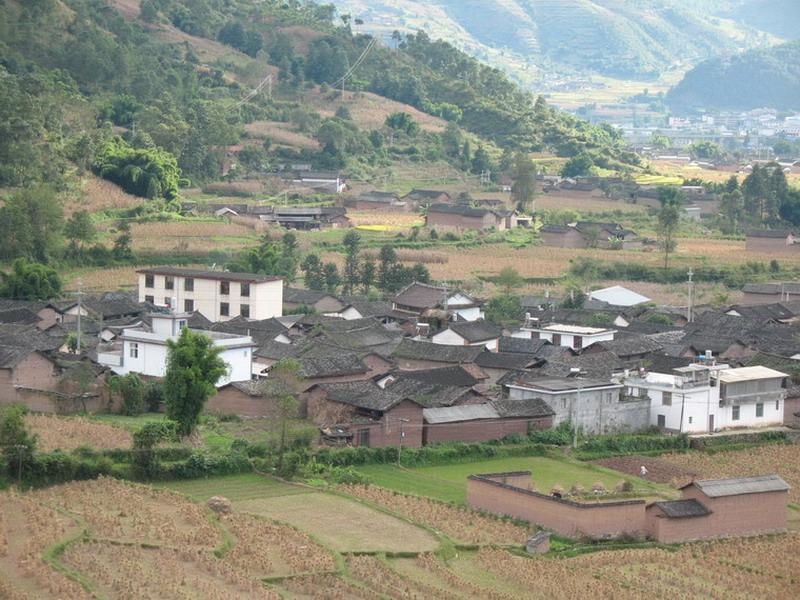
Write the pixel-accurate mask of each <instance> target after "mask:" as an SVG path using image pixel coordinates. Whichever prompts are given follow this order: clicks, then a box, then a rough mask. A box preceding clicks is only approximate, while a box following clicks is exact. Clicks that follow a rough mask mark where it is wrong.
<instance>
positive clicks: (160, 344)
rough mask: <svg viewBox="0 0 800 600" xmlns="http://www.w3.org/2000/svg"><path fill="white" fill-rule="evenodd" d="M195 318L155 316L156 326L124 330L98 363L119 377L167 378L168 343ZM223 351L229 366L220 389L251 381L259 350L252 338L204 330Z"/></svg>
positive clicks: (102, 349)
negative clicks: (128, 375) (256, 350)
mask: <svg viewBox="0 0 800 600" xmlns="http://www.w3.org/2000/svg"><path fill="white" fill-rule="evenodd" d="M190 316H191V315H189V314H186V313H171V314H154V315H152V317H151V318H152V325H151V327H150V328H149V329H147V328H145V327H133V328H126V329H124V330H123V332H122V335H120V336H119V337H118V338H117V341H116V342H115V343H114V344H111V345H107V346H104V347H99V348H98V352H97V362H99V363H100V364H101V365H104V366H106V367H109V368H110V369H111V370H112V371H114V372H115V373H117V374H119V375H127V374H128V373H138V374H140V375H146V376H148V377H163V376H164V375H165V374H166V371H167V351H168V348H167V341H168V340H175V339H177V338H178V337H179V336H180V334H181V331H182V330H183V329H184V328H185V327H186V323H187V320H188V319H189V317H190ZM196 333H200V334H203V335H205V336H207V337H209V338H211V340H212V341H213V342H214V345H215V346H216V347H218V348H220V349H221V353H220V357H221V358H222V360H223V361H225V364H226V365H227V366H228V370H227V373H225V374H224V375H223V376H222V377H220V379H219V381H217V387H222V386H225V385H227V384H229V383H231V382H234V381H250V379H251V377H252V365H251V363H252V353H253V349H254V348H255V344H254V343H253V338H251V337H250V336H249V335H237V334H232V333H222V332H219V331H201V330H197V331H196Z"/></svg>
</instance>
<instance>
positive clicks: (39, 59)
mask: <svg viewBox="0 0 800 600" xmlns="http://www.w3.org/2000/svg"><path fill="white" fill-rule="evenodd" d="M0 55H1V56H2V57H3V58H2V60H1V61H0V79H2V83H3V85H2V86H1V89H0V117H2V118H0V165H1V166H0V186H6V187H7V186H20V185H28V184H31V183H36V182H47V183H50V184H54V185H55V186H56V187H59V188H62V189H69V188H70V185H67V184H66V180H67V179H69V178H70V177H71V176H72V174H74V173H82V172H84V171H86V170H94V171H95V172H97V173H98V174H99V173H100V169H101V165H102V170H103V171H104V173H107V174H109V177H107V178H110V179H112V180H115V181H117V182H120V181H123V180H128V183H129V184H130V185H128V187H126V190H127V191H132V193H138V194H139V195H147V196H149V197H151V198H154V197H157V196H162V195H163V197H164V198H166V199H168V200H169V199H172V198H175V196H176V192H177V188H178V186H179V185H187V184H190V183H191V184H193V185H197V184H203V183H207V182H210V181H214V180H216V179H218V178H220V176H221V175H222V173H223V165H224V164H225V163H226V161H227V162H230V160H229V159H226V156H225V154H226V149H228V148H231V147H236V148H246V150H247V152H241V154H240V155H239V156H238V159H239V160H238V163H239V166H240V167H241V168H240V170H239V171H237V174H239V175H241V176H246V175H248V174H250V175H257V174H259V173H264V172H266V171H268V170H269V169H271V168H274V167H275V166H277V165H280V164H284V163H285V162H298V161H302V162H310V163H312V164H313V165H314V166H315V167H317V168H324V169H327V168H338V169H347V170H349V171H350V172H351V173H356V174H358V175H359V176H360V177H361V178H369V177H370V175H371V173H372V171H373V169H374V168H376V167H377V166H381V165H383V166H386V165H390V164H392V162H393V161H395V160H397V159H402V160H404V161H408V160H411V161H412V162H423V161H427V162H436V161H446V162H449V163H451V164H452V165H454V166H457V167H459V168H461V169H463V170H474V169H479V168H480V169H483V168H487V166H490V167H491V170H493V171H495V172H497V171H499V170H500V169H501V168H508V165H509V164H510V163H509V161H510V158H511V156H513V153H514V152H516V151H520V150H521V151H540V150H549V151H553V152H556V153H557V154H559V155H560V156H573V155H575V154H577V153H579V152H581V151H584V150H586V151H590V152H593V153H596V154H597V155H598V156H599V157H600V161H599V162H598V164H602V165H603V166H607V167H611V168H615V167H621V168H625V167H629V166H630V165H632V164H635V163H636V162H637V158H636V157H635V156H633V155H630V154H628V153H626V152H625V151H624V149H623V145H622V142H621V140H620V139H619V137H618V135H617V134H616V132H614V131H612V130H610V129H608V128H602V127H594V126H590V125H588V124H586V123H584V122H581V121H578V120H576V119H575V118H573V117H571V116H569V115H567V114H566V113H561V112H559V111H556V110H553V109H551V108H549V107H548V106H546V105H545V104H542V103H539V104H535V97H534V96H533V95H531V94H529V93H527V92H524V91H522V90H520V89H519V88H518V87H517V86H516V85H515V84H514V83H512V82H511V81H510V80H509V79H508V78H507V77H505V76H504V75H503V74H502V73H501V72H500V71H498V70H496V69H492V68H490V67H487V66H485V65H483V64H481V63H479V62H478V61H477V60H475V59H473V58H471V57H469V56H467V55H465V54H463V53H461V52H460V51H458V50H456V49H455V48H453V47H452V46H450V45H449V44H446V43H443V42H438V41H434V40H432V39H430V38H429V37H428V36H426V35H424V34H420V35H416V36H408V38H406V39H405V40H404V41H403V43H402V44H401V45H400V47H399V48H394V49H390V48H388V47H386V46H384V45H382V44H380V43H377V44H376V43H374V42H373V39H372V38H371V37H370V36H367V35H361V34H359V33H358V32H354V31H353V30H352V29H351V25H350V23H347V22H343V21H340V20H339V19H336V18H335V14H334V10H333V8H332V7H330V6H322V5H317V4H314V3H302V4H300V3H287V2H282V1H279V0H271V1H256V0H205V1H203V2H194V1H189V0H142V1H141V2H140V1H139V0H114V1H111V0H37V1H36V2H20V1H17V0H7V1H6V2H3V3H1V4H0ZM343 80H344V87H345V92H346V93H345V96H344V98H342V95H341V92H339V91H338V90H339V89H340V88H341V86H342V82H343ZM254 90H255V91H254ZM397 112H405V113H407V114H409V115H410V117H411V119H412V123H411V124H405V125H402V130H398V129H397V125H394V126H392V127H389V126H387V125H386V124H385V121H386V118H387V117H388V116H389V115H390V114H392V113H397ZM114 136H122V138H123V139H124V141H122V142H116V141H114ZM112 142H113V143H112ZM387 142H388V143H387ZM110 144H111V145H110ZM481 146H484V147H485V149H486V150H487V151H488V155H489V160H491V161H493V162H492V163H491V164H490V165H487V164H486V160H487V159H486V156H485V154H486V153H484V156H482V157H481V159H480V160H481V162H480V164H477V163H474V162H473V155H472V152H473V151H475V150H477V148H479V147H481ZM237 152H239V150H237ZM100 157H103V160H102V161H101V160H99V159H100ZM126 157H127V158H126ZM132 157H133V158H132ZM501 157H504V158H503V160H504V161H505V162H499V161H500V160H501ZM134 158H135V160H139V161H140V163H141V164H139V165H138V166H137V169H141V168H150V167H151V166H152V165H155V164H157V165H159V168H165V169H166V170H167V172H169V173H170V176H169V181H156V179H154V178H153V177H150V175H149V174H147V175H146V177H145V178H141V180H140V172H139V170H136V171H131V169H130V167H126V166H125V161H128V160H133V159H134ZM120 161H121V162H120ZM154 161H155V162H154ZM104 176H105V175H104ZM137 181H138V182H137ZM154 186H155V187H154ZM164 186H166V187H164ZM137 188H138V190H139V191H136V189H137Z"/></svg>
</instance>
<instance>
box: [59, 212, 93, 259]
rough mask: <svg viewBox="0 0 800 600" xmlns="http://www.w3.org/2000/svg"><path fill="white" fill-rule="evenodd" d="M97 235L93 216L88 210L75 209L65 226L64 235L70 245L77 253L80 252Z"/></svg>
mask: <svg viewBox="0 0 800 600" xmlns="http://www.w3.org/2000/svg"><path fill="white" fill-rule="evenodd" d="M96 235H97V231H96V230H95V228H94V224H93V223H92V217H91V216H90V215H89V212H88V211H86V210H78V211H75V213H73V215H72V216H71V217H70V219H69V220H68V221H67V224H66V226H65V227H64V236H65V237H66V238H67V239H68V240H69V241H70V246H71V247H72V249H73V252H75V253H76V254H80V253H81V252H82V251H83V249H84V246H85V245H86V244H88V243H90V242H92V240H94V238H95V236H96Z"/></svg>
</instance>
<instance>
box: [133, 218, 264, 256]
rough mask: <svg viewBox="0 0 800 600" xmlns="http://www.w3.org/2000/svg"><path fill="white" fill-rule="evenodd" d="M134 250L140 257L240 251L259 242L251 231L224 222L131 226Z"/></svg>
mask: <svg viewBox="0 0 800 600" xmlns="http://www.w3.org/2000/svg"><path fill="white" fill-rule="evenodd" d="M131 235H132V236H133V250H134V252H137V253H140V254H147V253H158V252H164V251H171V250H179V251H182V252H208V251H210V250H225V249H228V250H240V249H242V248H244V247H246V246H249V245H253V244H255V242H256V241H257V239H258V236H257V234H255V233H254V232H253V229H252V228H250V227H247V226H245V225H240V224H237V223H228V222H224V221H168V222H164V223H136V224H134V225H132V226H131Z"/></svg>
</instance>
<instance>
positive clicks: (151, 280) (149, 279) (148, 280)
mask: <svg viewBox="0 0 800 600" xmlns="http://www.w3.org/2000/svg"><path fill="white" fill-rule="evenodd" d="M144 287H146V288H149V289H153V288H154V287H156V277H155V275H149V274H145V276H144Z"/></svg>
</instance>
